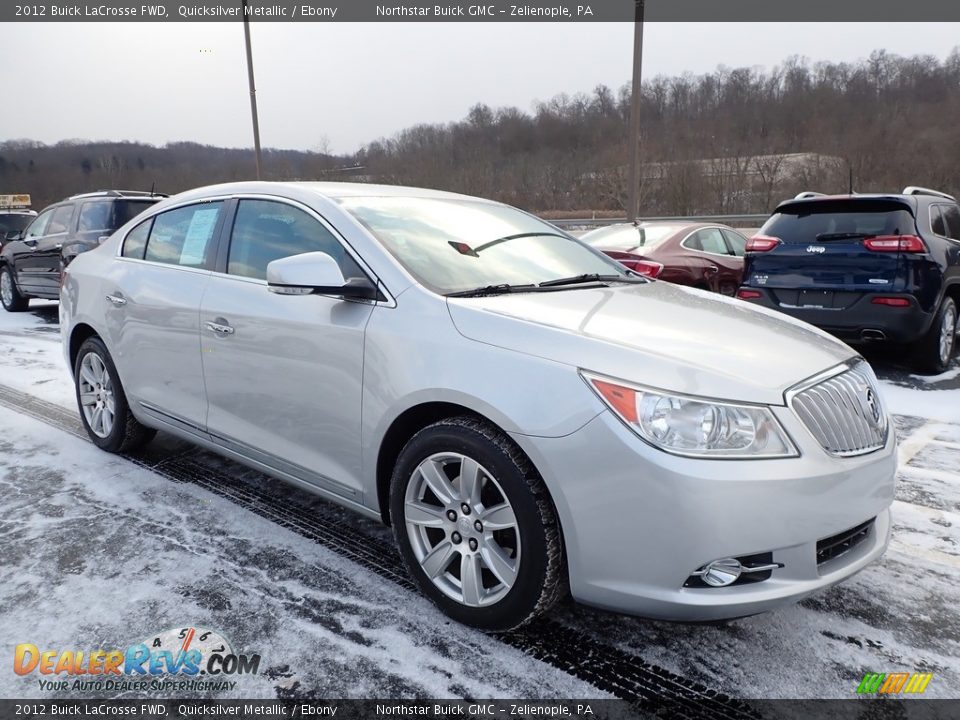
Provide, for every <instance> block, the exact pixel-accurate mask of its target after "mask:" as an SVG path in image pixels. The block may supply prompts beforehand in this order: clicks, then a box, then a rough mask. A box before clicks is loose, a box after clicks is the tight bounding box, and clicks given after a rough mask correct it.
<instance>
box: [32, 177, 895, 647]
mask: <svg viewBox="0 0 960 720" xmlns="http://www.w3.org/2000/svg"><path fill="white" fill-rule="evenodd" d="M79 202H81V203H82V202H84V201H83V200H81V201H79ZM41 217H42V216H41ZM641 230H642V231H643V232H641ZM712 230H716V231H718V232H719V236H718V235H717V234H716V233H715V232H712ZM723 230H724V228H717V227H714V226H709V227H703V228H698V229H696V230H693V231H691V232H684V230H682V229H679V230H677V231H671V233H670V234H669V236H670V237H680V236H682V238H681V239H680V241H679V249H674V251H673V252H675V253H676V254H677V255H679V256H681V257H686V256H685V253H687V252H690V253H691V255H690V256H689V260H690V262H691V264H692V263H693V262H694V261H696V262H699V261H700V256H699V255H698V254H697V253H700V252H712V251H714V250H720V249H721V248H725V249H726V250H727V251H729V252H730V255H731V257H732V258H734V257H737V255H736V253H737V250H738V249H739V242H740V241H739V240H738V239H737V238H736V237H735V236H733V235H730V236H728V235H726V234H725V233H724V232H723ZM701 231H703V235H702V236H701V235H698V233H700V232H701ZM631 232H633V233H635V234H636V236H635V237H633V236H631V240H630V241H629V242H628V243H626V247H627V249H626V250H618V251H617V252H630V253H633V252H634V251H636V250H638V249H640V248H642V246H643V245H644V243H646V242H648V241H649V242H650V243H651V247H652V246H653V244H655V242H656V241H655V240H654V237H655V233H654V232H652V230H651V232H650V234H649V235H646V233H647V228H643V227H642V226H640V227H638V228H636V229H632V230H631ZM667 237H668V235H667V234H664V236H663V241H662V242H663V243H666V242H667ZM710 238H712V240H710ZM721 241H722V245H721V244H719V243H720V242H721ZM711 242H716V243H718V244H716V245H711V244H710V243H711ZM898 242H899V241H898ZM630 243H634V244H633V245H631V244H630ZM621 247H624V246H623V245H621ZM703 247H709V248H710V251H701V250H699V249H698V248H703ZM719 255H722V253H719V252H712V254H710V256H709V257H710V259H713V258H715V257H717V256H719ZM642 261H643V262H658V263H660V264H662V265H664V266H666V263H664V262H661V261H651V260H648V259H647V258H646V256H645V255H644V257H643V259H642ZM637 262H639V261H637ZM717 267H718V270H717V272H716V273H711V274H710V275H720V270H719V264H717ZM645 274H649V273H644V272H642V271H641V270H636V271H635V270H630V269H628V268H626V267H624V266H623V265H622V264H620V263H617V262H616V261H615V260H613V258H611V257H610V256H608V255H605V254H604V253H602V252H600V251H598V250H596V249H595V248H594V247H592V246H591V245H590V244H587V243H583V242H580V241H578V240H576V239H574V238H573V237H571V236H570V235H568V234H566V233H564V232H563V231H560V230H558V229H557V228H555V227H554V226H552V225H550V224H548V223H546V222H544V221H542V220H539V219H538V218H536V217H534V216H532V215H529V214H527V213H524V212H522V211H519V210H517V209H515V208H511V207H509V206H506V205H502V204H500V203H495V202H490V201H486V200H481V199H478V198H470V197H466V196H462V195H455V194H451V193H444V192H437V191H427V190H418V189H410V188H401V187H387V186H376V185H357V184H349V183H260V182H257V183H239V184H229V185H219V186H214V187H209V188H201V189H197V190H194V191H190V192H187V193H183V194H181V195H178V196H176V197H173V198H169V199H166V200H163V201H161V202H159V203H157V204H155V205H154V206H152V207H151V208H149V209H147V210H146V211H145V212H144V213H143V214H142V215H139V216H137V217H136V218H135V219H133V220H132V221H130V222H127V223H126V224H125V225H124V226H123V227H121V228H120V229H119V230H118V231H117V232H115V233H113V234H112V235H111V236H110V238H109V239H107V240H106V241H104V242H103V243H102V244H100V245H98V246H97V247H95V248H94V249H93V250H91V251H90V252H86V253H83V254H81V255H79V256H77V257H76V258H75V259H74V260H73V261H72V262H71V263H70V264H68V265H66V267H65V270H64V272H63V284H62V289H61V294H60V298H61V305H60V317H61V333H62V339H63V343H62V345H63V351H64V354H65V357H66V360H67V363H68V366H69V367H70V369H71V371H72V373H73V379H74V383H75V388H76V398H77V403H78V408H79V410H80V416H81V419H82V422H83V425H84V427H85V428H86V430H87V433H88V434H89V436H90V438H91V440H92V441H93V442H94V443H95V444H96V445H97V446H99V447H100V448H102V449H104V450H106V451H110V452H125V451H132V450H134V449H136V448H137V447H138V446H139V445H141V444H143V443H145V442H147V441H149V439H150V438H151V437H152V435H153V433H154V432H156V431H157V430H163V431H166V432H169V433H172V434H174V435H177V436H179V437H181V438H184V439H186V440H188V441H191V442H194V443H196V444H199V445H201V446H204V447H207V448H210V449H212V450H214V451H216V452H219V453H222V454H224V455H226V456H229V457H231V458H234V459H235V460H238V461H240V462H243V463H246V464H248V465H250V466H252V467H255V468H258V469H260V470H262V471H266V472H269V473H271V474H272V475H274V476H275V477H277V478H280V479H283V480H286V481H288V482H291V483H294V484H296V485H299V486H301V487H304V488H307V489H310V490H312V491H314V492H316V493H318V494H319V495H321V496H323V497H326V498H328V499H330V500H332V501H335V502H337V503H340V504H342V505H344V506H346V507H348V508H351V509H352V510H355V511H357V512H359V513H362V514H364V515H367V516H369V517H373V518H378V519H381V520H383V521H384V522H385V523H387V524H390V525H392V526H393V529H394V537H395V540H396V542H397V544H398V546H399V549H400V553H401V555H402V557H403V559H404V561H405V563H406V565H407V567H408V569H409V572H410V575H411V577H412V578H414V580H415V581H416V582H417V583H418V584H419V586H420V588H421V589H422V591H423V592H424V594H425V595H427V596H428V597H429V598H431V599H432V600H433V601H434V602H435V603H436V604H437V605H438V606H439V607H440V608H441V609H442V610H443V611H444V612H446V613H448V614H449V615H450V616H451V617H453V618H455V619H456V620H459V621H461V622H464V623H467V624H470V625H473V626H476V627H479V628H483V629H485V630H508V629H511V628H515V627H517V626H519V625H522V624H523V623H525V622H527V621H529V620H530V619H531V618H534V617H536V616H538V615H540V614H542V613H545V612H548V611H549V609H550V608H551V607H552V606H553V605H554V604H555V603H556V602H557V601H558V600H559V599H561V598H562V597H563V595H564V594H565V593H566V592H567V591H568V589H569V592H570V593H571V594H572V596H573V597H574V598H575V599H576V600H578V601H580V602H583V603H587V604H590V605H595V606H599V607H601V608H605V609H608V610H616V611H621V612H627V613H635V614H640V615H646V616H651V617H659V618H669V619H680V620H716V619H721V618H732V617H741V616H744V615H750V614H753V613H758V612H763V611H766V610H770V609H772V608H775V607H777V606H780V605H782V604H784V603H789V602H793V601H795V600H797V599H799V598H801V597H805V596H807V595H809V594H810V593H811V592H815V591H817V590H820V589H823V588H825V587H828V586H830V585H833V584H834V583H837V582H839V581H841V580H843V579H845V578H847V577H849V576H851V575H852V574H854V573H856V572H857V571H859V570H861V569H862V568H864V567H865V566H866V565H868V564H869V563H871V562H873V561H874V560H876V559H877V558H878V557H880V555H881V554H882V553H883V552H884V549H885V548H886V546H887V542H888V539H889V536H890V528H891V519H890V511H889V506H890V504H891V502H892V501H893V496H894V476H895V472H896V462H897V455H896V440H895V435H894V433H893V431H892V429H891V423H890V421H889V417H888V414H887V411H886V410H885V408H884V406H883V403H882V400H881V398H880V394H879V388H878V385H877V381H876V378H875V377H874V375H873V373H872V371H871V369H870V366H869V365H868V364H867V363H865V362H864V361H863V359H862V358H860V357H859V356H858V355H857V353H856V352H855V351H853V350H852V349H851V348H850V347H849V346H847V345H846V344H844V343H842V342H840V341H839V340H837V339H836V338H834V337H832V336H830V335H829V334H827V333H824V332H822V331H820V330H817V329H816V328H814V327H813V326H811V325H808V324H804V323H799V322H796V321H794V320H792V319H790V318H787V317H786V316H785V315H782V314H780V313H775V312H770V311H768V310H763V309H760V308H754V307H752V306H751V305H750V304H748V303H743V302H739V301H737V300H735V299H733V298H727V297H722V296H721V295H718V294H712V293H705V292H700V291H693V290H690V289H688V288H683V287H678V286H676V285H673V284H670V283H665V282H658V281H656V280H653V279H651V278H649V277H644V275H645ZM701 277H703V274H702V273H701ZM728 282H729V281H728ZM708 286H709V283H708ZM713 287H716V288H718V289H720V290H721V291H723V290H724V289H725V288H724V285H723V284H722V283H721V284H715V285H714V286H713ZM361 368H362V372H361ZM825 508H828V509H829V512H825V511H824V509H825Z"/></svg>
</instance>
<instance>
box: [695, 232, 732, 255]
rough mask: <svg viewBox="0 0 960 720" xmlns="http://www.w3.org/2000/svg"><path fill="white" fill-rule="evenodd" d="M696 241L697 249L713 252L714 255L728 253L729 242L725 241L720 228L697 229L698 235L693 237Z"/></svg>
mask: <svg viewBox="0 0 960 720" xmlns="http://www.w3.org/2000/svg"><path fill="white" fill-rule="evenodd" d="M691 239H692V240H694V241H695V243H696V245H697V246H699V247H695V249H699V250H703V251H704V252H708V253H712V254H713V255H728V254H729V253H728V252H727V244H726V243H725V242H724V241H723V235H722V234H721V233H720V229H719V228H704V229H703V230H697V233H696V235H694V236H693V238H691Z"/></svg>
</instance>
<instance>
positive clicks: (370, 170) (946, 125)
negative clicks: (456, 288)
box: [0, 49, 960, 216]
mask: <svg viewBox="0 0 960 720" xmlns="http://www.w3.org/2000/svg"><path fill="white" fill-rule="evenodd" d="M629 107H630V88H629V86H624V87H622V88H620V89H619V90H618V91H614V90H611V89H610V88H608V87H606V86H603V85H601V86H598V87H597V88H596V89H595V90H594V91H593V93H591V94H589V95H585V94H577V95H573V96H567V95H559V96H557V97H554V98H552V99H550V100H548V101H543V102H537V103H535V104H534V106H533V109H532V111H530V112H525V111H523V110H520V109H517V108H498V109H494V108H490V107H488V106H486V105H483V104H479V105H476V106H474V107H473V108H472V109H471V110H470V112H469V113H468V115H467V117H465V118H464V119H463V120H460V121H458V122H452V123H446V124H430V125H417V126H414V127H411V128H408V129H405V130H403V131H401V132H398V133H397V134H396V135H394V136H393V137H390V138H384V139H380V140H377V141H375V142H371V143H369V144H368V145H366V146H364V147H363V148H361V149H360V150H359V151H358V152H357V153H356V154H355V155H351V156H333V155H329V154H324V153H318V152H300V151H292V150H269V151H265V154H264V170H265V176H266V177H267V178H268V179H303V180H306V179H343V180H346V179H354V180H360V181H376V182H386V183H395V184H408V185H421V186H426V187H435V188H442V189H446V190H453V191H458V192H465V193H469V194H474V195H481V196H485V197H491V198H495V199H499V200H503V201H506V202H510V203H512V204H515V205H519V206H521V207H524V208H527V209H530V210H533V211H538V212H544V211H564V210H567V211H591V210H608V211H618V210H622V208H623V207H624V205H625V202H626V196H627V187H626V175H627V169H626V166H627V162H628V150H627V149H628V142H627V127H628V121H629V112H630V111H629ZM957 118H960V49H955V50H954V51H953V53H951V54H950V55H949V56H948V57H947V58H946V59H944V60H938V59H937V58H935V57H932V56H925V55H919V56H913V57H900V56H895V55H891V54H888V53H886V52H884V51H876V52H874V53H873V54H871V56H870V57H869V58H867V59H865V60H862V61H860V62H856V63H833V62H816V63H812V62H809V61H806V60H803V59H799V58H793V59H790V60H788V61H786V62H785V63H783V64H782V65H780V66H778V67H775V68H773V69H770V70H764V69H759V68H738V69H729V68H723V67H721V68H718V69H717V70H716V71H715V72H712V73H707V74H704V75H698V76H694V75H683V76H680V77H656V78H653V79H651V80H650V81H649V82H646V83H644V85H643V88H642V128H643V130H642V133H643V134H642V149H643V151H642V152H643V172H642V176H643V179H642V184H641V208H642V213H643V214H644V215H650V216H655V215H686V214H725V213H748V212H767V211H769V210H770V209H771V208H772V206H773V205H775V204H776V202H777V201H779V200H780V199H782V198H783V197H785V196H790V195H793V194H795V193H796V192H798V191H799V190H806V189H812V190H820V191H824V192H846V191H847V189H848V187H849V186H850V184H851V183H852V186H853V188H854V189H855V190H856V191H861V192H866V191H898V190H900V189H901V188H902V187H903V186H904V185H908V184H910V185H924V186H929V187H934V188H938V189H942V190H945V191H947V192H950V193H952V194H957V193H960V173H958V168H960V132H958V131H957V130H956V123H957ZM252 175H253V162H252V157H251V153H250V151H249V150H237V149H223V148H215V147H208V146H201V145H196V144H193V143H174V144H169V145H166V146H163V147H154V146H150V145H145V144H140V143H87V142H82V141H65V142H61V143H58V144H56V145H49V146H48V145H43V144H40V143H36V142H31V141H23V140H19V141H9V142H5V143H2V144H0V193H5V192H29V193H31V194H32V195H33V196H34V202H35V205H37V206H39V205H43V204H46V203H47V202H51V201H53V200H56V199H59V198H61V197H64V196H66V195H69V194H72V193H75V192H81V191H85V190H93V189H98V188H104V187H122V188H130V189H149V188H150V187H151V186H154V187H156V189H157V190H158V191H163V192H177V191H180V190H183V189H187V188H190V187H195V186H197V185H202V184H208V183H212V182H219V181H227V180H237V179H247V178H250V177H252Z"/></svg>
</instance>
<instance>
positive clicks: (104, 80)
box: [0, 22, 960, 152]
mask: <svg viewBox="0 0 960 720" xmlns="http://www.w3.org/2000/svg"><path fill="white" fill-rule="evenodd" d="M958 26H960V23H929V24H924V23H890V24H885V23H860V24H846V23H833V24H830V23H783V24H778V23H770V24H767V23H743V24H724V23H719V24H718V23H713V24H698V23H648V24H647V26H646V35H645V47H644V58H643V62H644V77H652V76H654V75H658V74H664V75H676V74H681V73H683V72H688V71H689V72H692V73H702V72H707V71H711V70H714V69H715V68H716V67H717V66H718V65H726V66H728V67H740V66H761V67H771V66H773V65H776V64H778V63H779V62H781V61H782V60H784V59H785V58H787V57H789V56H791V55H802V56H806V57H808V58H810V59H811V60H812V61H817V60H833V61H837V60H856V59H858V58H862V57H866V56H867V55H869V54H870V52H871V51H873V50H875V49H878V48H884V49H886V50H888V51H889V52H892V53H897V54H901V55H913V54H919V53H927V54H932V55H935V56H937V57H940V58H943V57H945V56H946V55H947V54H948V53H949V52H950V50H951V49H952V48H953V47H954V45H957V44H960V27H958ZM252 36H253V52H254V66H255V70H256V80H257V99H258V102H259V105H260V129H261V138H262V142H263V145H264V146H265V147H281V148H296V149H318V148H320V147H322V146H323V143H324V140H326V141H327V142H328V143H329V148H330V149H331V151H334V152H352V151H354V150H356V149H357V148H359V147H360V146H361V145H363V144H364V143H367V142H369V141H371V140H375V139H377V138H379V137H384V136H389V135H391V134H393V133H394V132H396V131H398V130H401V129H403V128H404V127H408V126H410V125H413V124H415V123H422V122H447V121H450V120H457V119H460V118H462V117H463V116H464V115H465V114H466V112H467V110H468V109H469V107H470V106H471V105H473V104H475V103H477V102H484V103H486V104H488V105H491V106H493V107H500V106H505V105H513V106H517V107H519V108H521V109H523V110H530V109H531V108H532V106H533V103H534V101H536V100H542V99H548V98H550V97H552V96H553V95H555V94H557V93H561V92H566V93H570V94H573V93H575V92H590V91H591V90H592V89H593V88H594V87H595V86H596V85H598V84H600V83H603V84H606V85H609V86H610V87H612V88H614V89H616V88H618V87H620V86H621V85H622V84H623V83H625V82H627V81H628V80H629V79H630V72H631V52H632V25H630V24H629V23H582V24H566V23H543V24H527V23H515V24H513V23H490V24H480V23H444V24H440V23H356V24H346V23H303V24H296V23H273V22H268V23H253V25H252ZM0 37H2V42H0V68H3V70H2V77H3V82H2V83H0V87H2V95H0V97H2V101H0V105H2V108H3V109H2V112H0V141H2V140H6V139H13V138H31V139H35V140H41V141H43V142H47V143H53V142H57V141H59V140H63V139H73V138H80V139H90V140H140V141H145V142H150V143H154V144H163V143H165V142H168V141H176V140H190V141H194V142H200V143H207V144H211V145H224V146H231V147H247V146H251V145H252V144H253V141H252V135H251V129H250V110H249V100H248V97H249V96H248V93H247V76H246V66H245V60H244V50H243V28H242V25H241V24H240V23H195V24H191V23H139V24H138V23H101V24H98V23H28V24H0Z"/></svg>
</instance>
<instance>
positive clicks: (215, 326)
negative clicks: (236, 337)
mask: <svg viewBox="0 0 960 720" xmlns="http://www.w3.org/2000/svg"><path fill="white" fill-rule="evenodd" d="M217 319H218V320H220V319H221V318H217ZM207 330H212V331H213V332H215V333H216V334H217V335H233V328H232V327H230V326H229V325H227V324H226V321H223V322H222V323H221V322H207Z"/></svg>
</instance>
